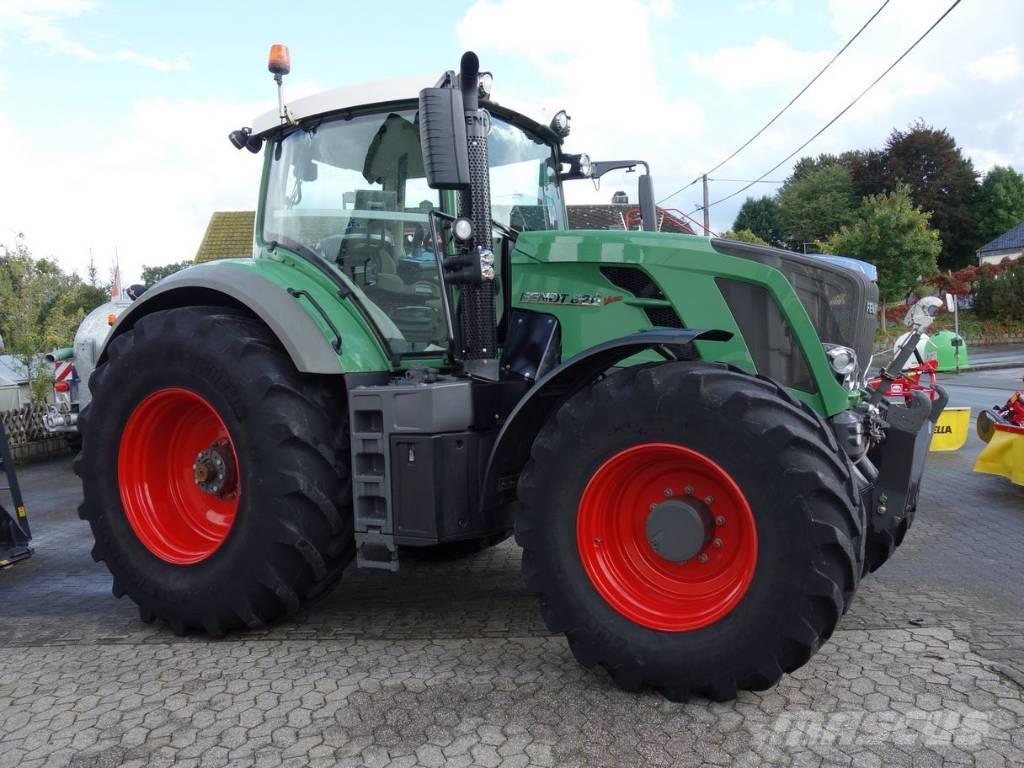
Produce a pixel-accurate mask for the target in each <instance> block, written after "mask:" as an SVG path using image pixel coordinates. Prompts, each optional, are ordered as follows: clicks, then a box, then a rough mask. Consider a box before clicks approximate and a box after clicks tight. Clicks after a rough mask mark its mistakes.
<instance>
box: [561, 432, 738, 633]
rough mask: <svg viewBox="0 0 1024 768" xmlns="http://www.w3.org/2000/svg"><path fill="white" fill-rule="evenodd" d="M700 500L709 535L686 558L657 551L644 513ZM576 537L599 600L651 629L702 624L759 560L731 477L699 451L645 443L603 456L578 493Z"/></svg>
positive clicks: (732, 603)
mask: <svg viewBox="0 0 1024 768" xmlns="http://www.w3.org/2000/svg"><path fill="white" fill-rule="evenodd" d="M678 496H683V497H693V498H694V499H695V500H696V501H697V502H699V503H704V502H707V504H706V508H707V509H708V510H709V511H710V512H711V514H712V516H713V518H714V527H713V533H712V535H713V539H712V541H711V542H710V543H709V544H708V545H707V546H706V547H705V548H703V549H702V550H701V552H700V555H699V556H695V557H693V558H691V559H689V560H687V561H686V562H673V561H671V560H667V559H665V558H663V557H661V556H660V555H659V554H658V553H657V552H656V551H655V550H654V548H653V546H652V545H651V543H650V542H649V541H648V537H647V529H646V524H647V518H648V515H649V514H650V513H651V511H652V509H653V507H654V506H655V505H657V504H659V503H660V502H663V501H665V500H666V499H667V498H673V497H678ZM576 543H577V546H578V548H579V553H580V559H581V561H582V563H583V569H584V571H585V572H586V574H587V577H588V578H589V579H590V582H591V584H593V586H594V588H595V589H596V590H597V592H598V593H599V594H600V595H601V597H602V598H604V600H605V601H606V602H607V603H608V604H609V605H610V606H611V607H612V608H614V609H615V610H616V611H618V612H619V613H620V614H622V615H623V616H625V617H626V618H627V619H629V620H631V621H633V622H636V623H637V624H640V625H642V626H644V627H648V628H650V629H656V630H662V631H665V632H686V631H690V630H695V629H700V628H702V627H706V626H709V625H711V624H714V623H715V622H717V621H719V620H721V619H722V618H724V617H725V616H726V615H728V614H729V612H730V611H732V610H733V609H734V608H735V607H736V606H737V605H738V604H739V602H740V600H742V599H743V595H744V594H745V593H746V591H747V588H748V587H749V586H750V583H751V581H752V580H753V577H754V569H755V567H756V565H757V528H756V526H755V524H754V515H753V513H752V512H751V510H750V505H749V504H748V503H747V500H746V498H745V497H744V495H743V492H742V491H741V490H740V488H739V486H738V485H737V484H736V482H735V481H734V480H733V478H732V476H731V475H730V474H729V473H728V472H727V471H726V470H725V469H723V468H722V467H721V466H719V465H718V464H717V463H716V462H714V461H712V460H711V459H710V458H708V457H707V456H705V455H704V454H702V453H698V452H697V451H694V450H691V449H689V448H684V447H683V446H679V445H673V444H670V443H643V444H640V445H636V446H633V447H631V448H627V449H626V450H623V451H620V452H619V453H617V454H615V455H614V456H612V457H611V458H610V459H608V460H607V461H605V462H604V464H602V465H601V467H600V468H599V469H598V470H597V471H596V472H595V473H594V476H593V477H592V478H591V479H590V482H589V483H588V484H587V487H586V489H585V490H584V492H583V496H582V497H581V499H580V503H579V509H578V514H577V524H576Z"/></svg>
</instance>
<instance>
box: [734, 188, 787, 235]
mask: <svg viewBox="0 0 1024 768" xmlns="http://www.w3.org/2000/svg"><path fill="white" fill-rule="evenodd" d="M732 229H733V232H737V233H738V232H742V231H747V232H750V233H751V234H754V235H756V236H757V237H758V238H759V239H760V240H762V241H763V242H765V243H766V244H769V245H782V206H780V205H779V201H778V200H776V199H775V198H774V197H768V196H767V195H766V196H765V197H758V198H753V197H748V198H747V199H746V200H744V201H743V205H742V206H740V212H739V213H738V214H736V221H734V222H733V224H732Z"/></svg>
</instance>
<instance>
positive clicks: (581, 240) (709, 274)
mask: <svg viewBox="0 0 1024 768" xmlns="http://www.w3.org/2000/svg"><path fill="white" fill-rule="evenodd" d="M515 253H516V258H518V259H524V257H525V258H526V259H527V260H529V261H533V262H544V263H548V264H557V263H591V264H592V263H595V262H596V263H598V264H600V265H601V266H600V267H599V269H600V272H601V273H602V274H603V275H604V276H605V277H606V278H608V279H609V280H610V283H609V284H608V289H603V293H604V292H611V291H610V290H609V289H612V288H615V287H618V288H622V289H624V290H625V291H626V292H627V293H626V297H627V299H628V298H629V296H628V294H629V293H632V294H633V296H634V297H636V298H637V299H639V300H645V301H648V305H649V304H650V301H649V300H651V299H662V300H664V299H666V298H667V300H668V301H669V302H671V303H672V304H673V305H674V306H675V307H676V309H677V310H678V311H679V314H680V315H681V321H682V323H683V324H685V326H686V327H712V326H708V325H707V324H706V321H705V320H704V319H703V318H704V317H705V313H704V311H703V307H704V306H706V305H707V301H711V300H710V299H708V300H705V296H706V293H705V294H704V296H699V295H698V296H695V295H693V294H692V293H690V292H691V291H693V290H695V289H694V288H693V285H694V280H695V279H696V278H697V277H698V276H699V278H700V279H701V280H702V281H704V280H707V279H710V282H707V283H705V282H701V286H702V288H701V290H705V288H706V289H709V290H714V287H717V288H719V290H723V289H724V290H728V288H729V286H728V285H723V283H722V282H721V281H720V280H719V278H725V282H726V283H728V282H729V281H730V280H732V281H739V282H742V283H746V284H751V283H753V284H755V285H758V284H759V285H763V286H769V284H771V285H772V286H777V285H778V284H779V283H780V282H784V284H785V286H788V288H787V287H783V289H782V291H781V292H777V293H776V301H777V302H778V303H779V304H780V305H785V306H784V309H785V311H786V312H787V313H793V312H795V313H797V314H802V313H801V309H802V310H803V313H806V316H807V319H808V320H809V321H810V324H811V325H812V326H813V329H814V332H815V333H816V335H817V338H818V341H820V342H823V343H829V344H840V345H842V346H846V347H850V348H851V349H853V350H855V351H856V353H857V358H858V360H859V362H860V365H861V367H862V369H863V368H864V367H865V366H866V365H867V362H868V360H869V359H870V357H871V352H872V345H873V342H874V336H875V331H876V328H877V323H878V286H877V285H875V284H874V283H873V282H872V281H871V280H869V279H868V278H867V277H866V276H865V275H864V274H862V273H860V272H857V271H854V270H851V269H848V268H846V267H843V266H839V265H837V264H832V263H830V262H828V261H825V260H823V259H819V258H814V257H811V256H804V255H802V254H798V253H793V252H791V251H784V250H781V249H778V248H766V247H761V246H756V245H750V244H748V243H742V242H737V241H733V240H724V239H719V238H707V237H700V236H697V235H680V234H670V233H665V232H639V231H621V230H611V231H588V230H571V231H561V232H524V233H522V234H520V235H519V237H518V239H517V241H516V247H515ZM622 267H626V269H625V270H624V269H622ZM631 270H632V276H631ZM638 271H639V272H643V273H645V274H646V275H647V276H649V277H650V278H652V280H653V282H651V280H648V282H649V283H651V284H650V285H647V286H646V287H644V283H643V279H639V280H638V279H637V273H638ZM780 273H781V277H783V278H784V281H780V280H779V276H780ZM713 286H714V287H713ZM772 290H773V291H775V288H774V287H773V288H772ZM723 295H724V294H723ZM712 303H713V302H712ZM740 303H741V304H743V302H742V301H741V302H740ZM749 309H750V311H751V313H753V314H757V313H758V312H761V311H762V310H764V307H753V306H751V307H749ZM752 316H753V315H752ZM769 316H770V315H767V314H763V312H762V314H760V315H758V317H759V318H761V319H758V320H757V321H756V322H755V321H751V322H752V324H754V325H757V324H758V323H763V322H764V320H763V318H766V317H769ZM739 319H740V320H742V318H739ZM656 324H657V323H656ZM676 327H679V326H676ZM714 327H721V326H714ZM779 343H780V344H783V343H785V342H784V341H782V342H779Z"/></svg>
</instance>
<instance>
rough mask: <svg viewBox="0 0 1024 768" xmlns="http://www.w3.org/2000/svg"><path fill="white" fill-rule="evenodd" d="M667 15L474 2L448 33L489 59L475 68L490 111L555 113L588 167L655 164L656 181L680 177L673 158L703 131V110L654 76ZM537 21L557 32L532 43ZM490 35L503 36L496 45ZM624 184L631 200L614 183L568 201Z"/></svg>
mask: <svg viewBox="0 0 1024 768" xmlns="http://www.w3.org/2000/svg"><path fill="white" fill-rule="evenodd" d="M673 14H674V8H673V7H672V5H671V4H670V3H667V2H664V1H663V0H662V1H658V2H650V3H647V2H642V0H619V1H618V2H614V3H613V2H588V1H587V0H561V1H560V2H557V3H552V2H549V1H548V0H480V1H479V2H476V3H475V4H474V5H473V6H472V7H470V9H469V10H468V11H467V12H466V14H465V16H464V17H463V18H462V19H461V20H460V21H459V23H458V25H457V27H456V31H457V34H458V38H459V41H460V43H461V44H462V45H464V46H466V47H473V46H475V45H480V44H481V41H486V46H487V48H486V53H487V56H488V57H490V58H489V60H488V61H485V62H484V65H485V67H486V68H488V69H492V70H494V72H495V98H496V99H497V100H498V101H499V102H500V101H501V97H502V94H503V93H510V94H511V95H512V96H514V97H515V98H516V100H517V101H524V102H530V101H532V102H533V103H536V104H544V105H546V106H548V107H549V108H550V110H554V109H558V108H562V107H564V108H565V109H566V110H567V111H568V112H569V114H570V115H572V117H573V123H572V126H573V135H572V136H571V137H570V144H571V146H572V147H573V148H575V151H579V150H580V149H584V150H586V151H587V152H589V153H590V155H591V156H592V157H593V158H594V159H617V158H621V157H624V156H629V157H632V158H640V159H645V160H652V159H655V157H654V156H655V155H656V156H657V158H658V159H659V164H658V165H656V166H655V172H656V173H658V172H661V173H672V174H684V173H693V172H695V171H696V166H695V165H694V161H693V158H692V157H691V156H690V155H689V154H688V153H687V152H684V151H681V148H682V147H683V146H685V144H686V143H687V142H688V141H689V140H690V139H691V138H693V137H695V136H697V135H698V134H700V133H701V132H702V131H703V127H704V110H703V108H702V107H701V105H700V104H698V103H697V102H696V101H694V100H693V99H691V98H689V97H686V96H670V95H668V94H669V93H670V91H671V89H670V88H669V87H668V86H669V82H668V78H671V77H672V73H671V72H670V71H666V70H664V69H663V68H662V67H661V66H660V64H661V62H659V60H658V51H656V50H655V44H654V40H653V35H652V32H653V30H654V28H655V26H656V25H657V24H659V23H664V21H665V20H666V19H668V18H671V17H672V16H673ZM540 18H543V19H544V20H545V27H546V28H547V29H551V30H563V31H565V32H564V33H558V34H538V31H537V19H540ZM625 19H628V24H624V20H625ZM581 20H584V21H583V22H582V27H581ZM496 29H500V30H501V31H502V33H501V34H500V35H495V34H494V30H496ZM570 30H578V31H579V34H575V33H572V32H570ZM523 40H529V41H530V42H529V44H528V45H524V44H523V43H522V41H523ZM495 58H497V59H498V61H497V62H495V61H493V60H494V59H495ZM513 73H514V74H513ZM513 79H514V80H515V83H514V84H513V83H512V82H510V81H511V80H513ZM550 110H549V111H550ZM627 183H628V184H630V185H631V187H632V191H630V195H631V196H632V197H634V199H635V194H636V192H635V190H636V182H635V180H633V178H632V177H629V178H628V179H627V178H625V177H622V176H619V177H614V176H609V177H608V179H607V180H606V182H605V184H604V188H603V189H602V190H601V191H599V192H597V191H594V189H593V187H592V186H591V185H590V184H587V183H584V182H577V183H575V184H574V185H572V187H571V188H570V191H569V194H570V196H571V197H573V198H574V199H576V200H584V199H586V200H607V199H609V198H610V196H611V194H612V192H613V191H614V190H615V189H617V188H620V187H621V188H625V189H630V187H626V186H624V185H626V184H627Z"/></svg>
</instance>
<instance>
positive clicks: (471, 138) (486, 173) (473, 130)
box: [459, 51, 508, 380]
mask: <svg viewBox="0 0 1024 768" xmlns="http://www.w3.org/2000/svg"><path fill="white" fill-rule="evenodd" d="M479 80H480V60H479V59H478V58H477V55H476V54H475V53H473V52H472V51H467V52H466V53H464V54H463V55H462V61H461V63H460V65H459V88H460V90H461V91H462V104H463V109H464V110H465V119H466V144H467V149H468V153H469V180H470V183H469V188H468V189H463V190H460V191H459V215H460V216H464V217H466V218H467V219H469V220H470V221H471V222H472V223H473V240H472V243H471V244H470V245H471V246H473V247H478V248H480V249H482V250H487V251H490V250H492V248H493V245H494V243H493V240H492V238H491V174H490V162H489V159H488V155H487V132H488V129H489V128H490V125H489V124H490V116H489V115H487V113H486V112H484V110H482V109H480V92H479ZM505 279H508V276H507V275H506V276H505ZM460 315H461V320H460V323H461V329H462V343H463V347H464V351H463V358H464V361H465V370H466V372H467V373H470V374H472V375H475V376H480V377H482V378H487V379H495V380H496V379H497V378H498V359H497V349H496V347H497V344H498V329H497V317H496V316H495V311H494V281H493V280H484V281H483V282H482V283H480V284H479V285H466V286H463V288H462V306H461V312H460Z"/></svg>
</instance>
